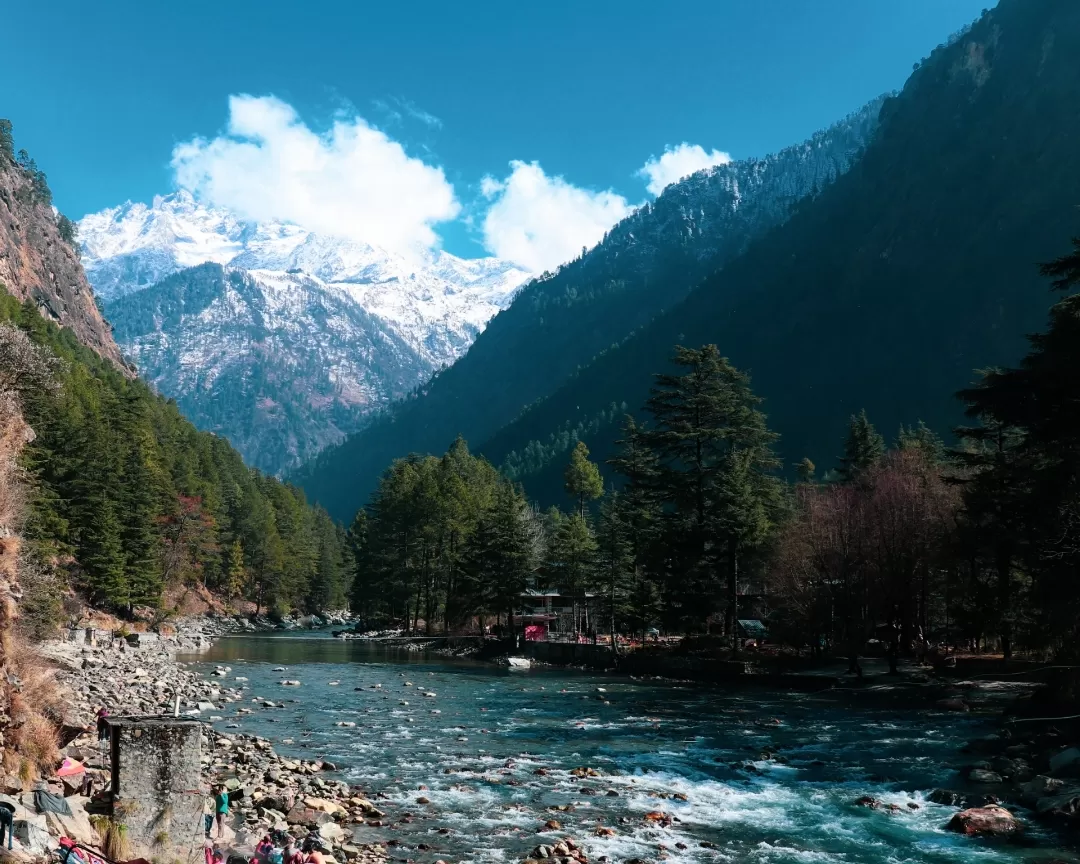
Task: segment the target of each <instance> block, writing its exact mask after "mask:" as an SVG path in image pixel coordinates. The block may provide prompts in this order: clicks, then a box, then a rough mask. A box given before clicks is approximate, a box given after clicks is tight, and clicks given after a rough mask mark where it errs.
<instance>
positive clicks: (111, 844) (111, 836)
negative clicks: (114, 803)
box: [90, 816, 131, 861]
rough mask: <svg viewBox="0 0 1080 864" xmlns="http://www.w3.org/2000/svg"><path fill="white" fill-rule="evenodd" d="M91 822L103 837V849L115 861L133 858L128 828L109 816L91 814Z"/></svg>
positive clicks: (106, 855) (107, 856)
mask: <svg viewBox="0 0 1080 864" xmlns="http://www.w3.org/2000/svg"><path fill="white" fill-rule="evenodd" d="M90 824H91V825H93V826H94V830H95V831H97V832H98V834H99V835H100V837H101V851H102V852H104V853H105V857H106V858H111V859H112V860H113V861H127V860H128V859H129V858H131V842H130V841H129V840H128V834H127V828H125V827H124V826H123V825H121V824H120V823H119V822H114V821H113V820H112V819H110V818H109V817H108V816H91V817H90Z"/></svg>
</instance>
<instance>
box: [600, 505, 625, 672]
mask: <svg viewBox="0 0 1080 864" xmlns="http://www.w3.org/2000/svg"><path fill="white" fill-rule="evenodd" d="M629 516H630V514H629V513H627V512H625V510H624V507H623V499H622V496H620V495H619V493H618V492H615V491H611V492H610V493H609V494H608V496H607V498H606V499H605V500H604V502H603V504H601V505H600V523H599V530H598V532H597V534H598V536H597V554H596V575H597V577H598V578H599V579H600V580H603V582H604V583H605V584H606V589H607V599H608V615H609V624H610V627H609V632H610V634H611V650H612V651H613V652H615V653H618V650H619V644H618V626H617V621H618V619H619V618H620V617H622V616H623V615H624V614H625V613H626V611H627V607H628V606H629V597H628V594H629V592H630V591H631V590H632V587H633V575H634V556H633V548H632V546H631V543H630V535H631V533H632V531H633V528H632V525H631V523H630V521H629V518H628V517H629Z"/></svg>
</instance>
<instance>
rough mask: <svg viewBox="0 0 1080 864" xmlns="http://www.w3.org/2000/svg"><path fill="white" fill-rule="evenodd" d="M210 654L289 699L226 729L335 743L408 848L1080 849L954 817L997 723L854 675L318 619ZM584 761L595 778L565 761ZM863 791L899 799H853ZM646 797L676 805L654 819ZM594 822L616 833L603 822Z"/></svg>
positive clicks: (736, 858) (934, 854) (824, 857)
mask: <svg viewBox="0 0 1080 864" xmlns="http://www.w3.org/2000/svg"><path fill="white" fill-rule="evenodd" d="M217 665H227V666H229V667H230V670H231V671H230V673H229V675H228V677H227V678H226V679H224V680H226V681H231V680H233V679H234V678H235V677H236V676H240V677H244V678H247V679H248V680H247V682H246V684H245V685H244V686H245V687H246V688H247V689H248V690H249V691H250V694H251V697H252V698H257V697H262V698H267V699H272V700H274V701H276V702H282V701H284V703H285V707H284V708H281V709H263V710H256V711H255V712H254V713H252V714H243V715H233V716H225V714H224V713H223V715H222V716H223V719H222V720H221V721H219V722H217V723H216V725H217V727H218V728H219V729H221V730H222V731H223V732H230V731H232V732H236V731H243V732H248V733H254V734H258V735H262V736H265V737H266V738H268V739H270V740H271V741H272V742H273V743H274V746H275V748H276V749H277V750H278V752H279V753H282V754H288V755H292V756H298V757H303V758H308V759H310V758H316V757H318V758H325V759H328V760H331V761H333V762H334V763H336V764H337V765H338V766H339V768H340V771H341V775H340V776H342V777H343V778H344V779H346V780H347V781H348V782H349V783H352V784H356V785H359V786H361V787H363V789H364V790H365V792H366V793H368V794H371V795H376V794H379V793H382V795H385V796H386V797H385V798H383V799H380V800H377V801H376V803H377V804H378V806H380V807H382V809H384V810H387V811H388V812H389V813H390V814H391V815H395V814H398V813H401V812H402V811H408V812H410V813H412V814H413V815H414V816H415V817H416V818H415V819H414V820H413V821H412V822H410V823H409V824H403V825H395V826H394V827H393V828H387V827H383V828H373V827H366V826H365V827H360V828H359V830H358V832H357V835H356V836H357V840H358V841H359V842H365V843H366V842H376V841H383V842H385V841H386V840H387V839H390V838H392V837H396V838H398V839H399V840H400V841H401V844H402V846H401V848H399V849H397V850H392V852H391V854H392V855H394V856H395V857H399V858H400V860H401V861H405V860H406V859H408V860H411V861H417V862H433V861H435V860H437V859H444V860H447V861H459V860H472V861H477V862H492V864H497V862H515V861H519V860H521V859H523V858H524V857H525V856H526V855H527V854H528V852H529V850H531V849H532V848H533V847H535V846H536V845H537V844H539V843H544V842H548V843H551V842H553V840H554V838H555V837H556V836H557V835H556V833H550V832H549V833H543V832H541V833H537V832H538V829H540V828H542V826H543V823H544V822H545V821H547V820H549V819H554V820H557V821H558V822H559V823H561V825H562V829H563V830H564V831H567V832H569V833H570V834H571V835H572V836H573V837H574V838H575V839H577V840H578V842H579V843H581V844H582V845H583V846H584V847H585V849H586V851H587V852H588V855H589V858H590V860H591V861H596V860H598V859H601V858H602V856H606V857H607V858H608V859H609V860H610V861H612V862H625V861H628V860H629V859H633V858H638V859H642V860H644V861H654V860H658V859H659V858H663V857H666V858H667V859H668V860H672V861H675V860H678V861H695V862H697V861H701V862H769V864H788V862H851V864H884V862H889V864H899V862H986V864H993V862H1018V861H1024V862H1050V861H1070V862H1073V861H1080V858H1078V857H1076V856H1074V855H1073V854H1072V853H1071V852H1068V851H1065V850H1063V849H1061V848H1060V847H1058V848H1056V849H1055V848H1054V845H1055V842H1054V840H1053V838H1051V837H1050V836H1048V835H1046V834H1045V833H1043V831H1042V830H1041V829H1039V828H1033V829H1032V830H1031V831H1030V832H1029V833H1028V835H1027V836H1026V838H1025V841H1024V844H1023V845H1016V844H1003V843H1000V842H986V841H981V840H972V839H970V838H965V837H961V836H958V835H956V834H952V833H949V832H946V831H945V830H943V826H944V825H945V823H946V822H947V821H948V819H949V817H950V816H951V815H952V813H953V812H955V811H954V810H953V809H952V808H948V807H943V806H939V805H937V804H933V803H931V802H928V801H927V800H926V795H927V794H928V793H929V792H930V791H931V790H932V789H934V788H935V787H947V788H954V789H963V788H964V786H963V784H962V783H961V782H960V780H959V774H958V773H957V770H956V769H957V768H958V767H959V766H961V765H963V764H964V763H965V761H970V760H971V759H972V758H973V757H972V756H970V755H967V756H965V755H964V754H962V753H960V748H961V747H963V746H964V744H965V743H966V742H968V741H970V740H971V739H973V738H975V737H978V736H980V735H984V734H987V733H989V732H991V731H992V730H993V726H992V725H991V722H990V720H989V718H986V717H977V716H972V715H962V714H955V713H938V712H927V711H926V710H920V711H914V710H899V709H896V708H889V707H883V706H881V705H876V704H872V703H868V701H867V700H866V699H865V698H863V699H860V698H859V697H858V696H857V695H853V694H843V693H826V694H816V695H809V694H795V693H777V692H770V691H764V690H754V689H741V690H738V691H735V692H731V691H728V692H725V691H724V690H722V689H717V688H711V687H705V686H702V685H691V684H680V683H675V682H668V681H635V680H630V679H627V678H620V677H612V676H605V675H599V674H590V673H584V672H578V671H573V670H564V669H559V670H553V669H534V670H530V671H511V670H503V669H499V668H496V667H494V666H491V665H487V664H481V663H477V662H472V661H466V660H453V659H446V658H442V657H438V656H433V655H427V654H422V653H415V652H408V651H402V650H394V649H385V648H382V647H380V646H377V645H371V644H366V643H363V642H359V641H341V640H336V639H332V638H330V637H329V634H325V633H317V634H310V633H309V634H305V635H294V634H288V635H268V636H252V637H231V638H226V639H221V640H219V641H218V642H216V643H215V645H214V646H213V648H212V649H211V650H210V651H209V652H208V653H205V654H202V655H200V656H199V658H198V659H197V660H196V661H195V662H194V666H195V668H197V669H200V670H202V671H204V672H206V673H209V672H210V671H211V670H212V669H213V668H214V667H215V666H217ZM281 666H284V667H286V671H284V672H282V671H274V670H275V668H277V667H281ZM284 679H289V680H298V681H300V682H301V683H300V686H298V687H289V686H282V685H281V684H280V683H279V682H280V681H282V680H284ZM425 693H431V694H434V695H431V696H428V695H424V694H425ZM234 704H235V703H234ZM228 707H229V706H226V708H228ZM237 707H239V706H237ZM338 723H355V724H356V725H355V727H343V726H338V725H335V724H338ZM235 724H239V727H237V726H236V725H235ZM770 754H775V756H776V757H780V758H769V756H770ZM579 767H585V768H592V769H595V770H596V771H598V772H599V774H600V776H596V777H593V776H589V777H584V778H579V777H575V776H572V775H571V773H570V772H571V771H572V770H573V769H575V768H579ZM542 769H544V770H542ZM545 771H546V773H545ZM537 772H540V773H537ZM421 787H427V788H426V789H422V788H421ZM861 795H873V796H875V797H877V798H880V799H881V800H882V801H883V802H885V803H886V804H896V805H898V806H899V810H896V811H890V810H887V809H881V810H869V809H866V808H862V807H857V806H855V805H854V803H853V802H854V801H855V799H857V798H858V797H859V796H861ZM420 796H423V797H425V798H427V799H429V801H430V803H428V804H421V803H417V798H418V797H420ZM684 799H685V800H684ZM556 808H561V809H556ZM650 811H662V812H663V813H664V814H667V815H669V816H671V817H673V820H674V821H672V823H671V825H670V827H659V826H656V825H655V824H650V823H649V822H647V821H646V820H645V819H644V816H645V814H646V813H649V812H650ZM598 825H602V826H605V827H610V828H613V829H614V831H615V832H616V833H615V834H614V836H610V837H599V836H596V828H597V826H598ZM419 844H426V846H428V847H430V848H427V849H422V850H418V849H417V848H416V847H417V846H418V845H419Z"/></svg>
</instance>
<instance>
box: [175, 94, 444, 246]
mask: <svg viewBox="0 0 1080 864" xmlns="http://www.w3.org/2000/svg"><path fill="white" fill-rule="evenodd" d="M172 167H173V170H174V171H175V174H176V183H177V185H178V186H180V187H182V188H186V189H189V190H191V191H192V192H193V193H195V194H196V195H197V196H199V197H200V198H202V199H204V200H206V201H208V202H209V203H211V204H214V205H217V206H221V207H227V208H229V209H231V210H233V211H235V212H236V213H238V214H239V215H241V216H242V217H244V218H247V219H251V220H272V219H280V220H284V221H288V222H295V223H297V224H299V225H302V226H304V227H305V228H308V229H310V230H312V231H315V232H318V233H320V234H331V235H338V236H345V237H351V238H354V239H356V240H360V241H363V242H366V243H370V244H373V245H378V246H383V247H385V248H388V249H393V250H395V251H400V252H407V251H410V250H415V249H417V248H429V247H432V246H434V245H436V244H437V243H438V241H439V238H438V235H437V234H436V233H435V231H434V229H433V227H432V226H433V225H435V224H437V223H439V222H444V221H447V220H450V219H454V218H455V217H457V215H458V213H459V212H460V210H461V207H460V205H459V203H458V201H457V198H456V197H455V195H454V187H453V186H452V185H451V184H450V183H449V182H448V181H447V179H446V175H445V174H444V173H443V170H442V168H438V167H435V166H432V165H428V164H426V163H425V162H423V161H422V160H420V159H417V158H414V157H411V156H409V155H408V154H407V153H406V152H405V150H404V148H403V147H402V146H401V144H399V143H398V142H397V141H394V140H393V139H391V138H389V137H388V136H387V135H386V134H385V133H383V132H381V131H379V130H378V129H375V128H373V127H372V126H370V125H369V124H368V123H367V121H365V120H364V119H363V118H362V117H359V116H351V117H350V116H347V115H339V116H338V118H337V119H336V120H335V122H334V125H333V126H332V127H331V128H330V130H329V131H327V132H325V133H317V132H314V131H312V130H311V129H310V128H309V127H308V126H307V125H306V124H305V123H304V122H303V121H302V120H301V119H300V118H299V117H298V116H297V114H296V112H295V111H294V110H293V108H292V107H291V106H289V105H287V104H286V103H285V102H282V101H281V100H280V99H277V98H275V97H273V96H261V97H256V96H246V95H242V96H232V97H230V99H229V126H228V131H227V133H226V134H224V135H220V136H218V137H216V138H213V139H211V140H207V139H205V138H195V139H193V140H191V141H188V142H186V143H183V144H178V145H177V146H176V147H175V148H174V149H173V154H172Z"/></svg>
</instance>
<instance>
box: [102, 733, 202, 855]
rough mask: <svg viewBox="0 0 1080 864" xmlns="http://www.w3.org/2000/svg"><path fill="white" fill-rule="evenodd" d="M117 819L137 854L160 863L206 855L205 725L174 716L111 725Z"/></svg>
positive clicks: (114, 802) (114, 798)
mask: <svg viewBox="0 0 1080 864" xmlns="http://www.w3.org/2000/svg"><path fill="white" fill-rule="evenodd" d="M110 727H111V734H112V760H113V790H114V791H113V820H114V821H115V822H117V823H119V824H121V825H123V826H124V828H125V829H126V832H127V838H128V842H129V843H130V844H131V852H132V855H133V856H136V857H143V858H148V859H150V860H152V861H160V862H185V864H186V862H198V861H200V860H201V859H202V857H203V839H204V828H203V801H204V800H205V793H204V792H203V791H202V790H201V789H200V785H201V782H202V779H201V771H202V728H201V725H200V724H199V723H198V722H196V721H194V720H182V719H178V718H172V717H151V718H117V719H116V720H113V721H112V722H111V723H110Z"/></svg>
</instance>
